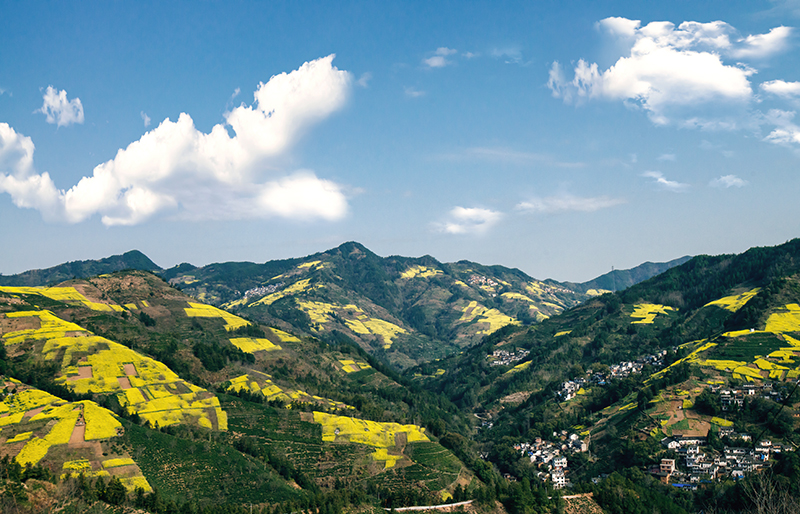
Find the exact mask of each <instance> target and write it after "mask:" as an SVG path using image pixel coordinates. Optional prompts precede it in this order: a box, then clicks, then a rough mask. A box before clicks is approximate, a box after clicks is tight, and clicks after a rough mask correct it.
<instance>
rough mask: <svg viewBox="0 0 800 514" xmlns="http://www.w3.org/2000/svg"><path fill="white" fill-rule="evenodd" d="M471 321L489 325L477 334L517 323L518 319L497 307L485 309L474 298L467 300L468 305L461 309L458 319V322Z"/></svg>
mask: <svg viewBox="0 0 800 514" xmlns="http://www.w3.org/2000/svg"><path fill="white" fill-rule="evenodd" d="M472 321H474V322H477V323H486V324H488V325H489V327H488V328H487V329H485V330H479V331H478V332H476V333H478V334H491V333H492V332H494V331H495V330H498V329H500V328H502V327H504V326H506V325H519V321H517V320H516V319H515V318H512V317H511V316H506V315H505V314H503V313H502V312H500V311H498V310H497V309H487V308H486V307H484V306H483V305H478V302H477V301H475V300H473V301H471V302H469V305H467V306H466V307H464V309H462V314H461V318H459V320H458V322H459V323H469V322H472Z"/></svg>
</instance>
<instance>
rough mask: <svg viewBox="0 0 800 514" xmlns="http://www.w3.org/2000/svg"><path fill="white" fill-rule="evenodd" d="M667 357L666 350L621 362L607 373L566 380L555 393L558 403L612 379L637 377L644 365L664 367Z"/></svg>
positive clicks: (609, 368) (589, 373)
mask: <svg viewBox="0 0 800 514" xmlns="http://www.w3.org/2000/svg"><path fill="white" fill-rule="evenodd" d="M666 355H667V350H663V351H661V352H659V353H656V354H654V355H646V356H644V357H639V358H638V359H636V360H635V361H622V362H619V363H617V364H613V365H611V366H609V367H608V372H607V373H601V372H594V373H592V372H587V375H588V378H587V377H580V378H576V379H573V380H567V381H566V382H564V383H563V384H561V389H560V390H559V391H558V392H557V393H556V394H557V395H558V398H559V400H560V401H563V402H566V401H569V400H571V399H573V398H575V396H577V395H578V394H582V393H581V390H582V389H583V388H584V387H585V386H589V385H599V386H604V385H606V382H608V381H609V380H611V379H612V378H625V377H628V376H630V375H638V374H639V373H641V372H642V370H643V369H644V367H645V366H646V365H649V366H653V367H654V368H656V369H658V368H662V367H664V358H665V357H666Z"/></svg>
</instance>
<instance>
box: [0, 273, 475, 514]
mask: <svg viewBox="0 0 800 514" xmlns="http://www.w3.org/2000/svg"><path fill="white" fill-rule="evenodd" d="M0 313H2V314H1V315H0V337H2V342H3V343H4V344H3V346H2V349H3V350H4V354H3V355H2V361H1V362H2V364H3V366H2V369H0V373H2V374H3V376H4V377H5V388H4V398H5V400H4V401H3V402H2V403H0V420H1V421H0V425H2V430H0V438H1V439H2V441H0V452H1V453H2V455H4V456H7V457H9V458H11V459H12V461H11V462H12V463H15V464H19V465H22V466H25V465H29V466H35V467H36V469H38V470H41V471H38V472H37V473H39V474H40V475H41V476H42V477H45V478H48V477H53V479H61V480H69V479H70V476H74V477H75V479H76V480H77V479H78V477H80V476H81V475H82V476H83V478H82V479H81V480H91V481H97V480H99V479H100V478H102V479H104V480H106V481H108V480H112V481H113V483H114V484H115V487H117V486H116V484H117V483H118V482H119V484H121V489H120V490H121V491H123V493H122V495H123V497H124V493H125V491H127V493H128V494H129V495H131V497H133V496H135V495H136V494H139V495H140V498H142V499H141V501H140V503H142V502H144V503H142V505H145V504H146V503H147V502H151V503H152V502H156V501H160V502H165V504H169V503H170V502H174V504H175V505H183V504H186V505H190V506H191V505H193V506H195V507H202V508H207V509H210V508H212V506H214V505H220V504H231V505H243V504H245V503H246V504H253V505H259V506H262V507H267V506H271V505H283V504H285V505H290V504H294V505H310V504H312V503H313V502H317V503H318V504H320V505H321V504H326V505H327V504H328V503H331V502H333V503H336V504H337V505H339V507H338V508H341V507H342V505H345V504H349V503H353V502H354V504H356V505H360V504H365V505H371V504H373V503H374V504H377V505H380V504H381V502H387V501H391V502H403V501H410V500H412V499H413V500H414V501H422V502H437V501H442V499H443V498H447V497H450V496H452V494H453V492H455V490H456V488H459V490H460V488H463V487H466V486H469V485H470V484H471V483H472V482H473V480H475V479H474V478H473V477H474V475H473V473H472V472H471V471H470V470H469V469H468V468H466V467H465V466H464V465H463V464H462V463H461V462H460V461H459V460H458V458H456V457H455V456H454V455H453V454H452V453H451V452H450V451H449V450H447V449H445V448H443V447H442V446H441V445H440V444H439V443H438V442H437V435H439V436H440V435H442V434H444V433H445V432H446V430H447V429H448V428H449V429H451V430H454V431H460V432H466V430H467V428H466V426H465V425H464V424H463V422H462V421H461V420H459V419H458V417H457V416H456V415H455V414H456V410H455V409H454V408H453V407H452V406H450V405H449V404H448V403H447V402H446V401H445V402H442V401H437V400H433V401H426V398H427V397H428V395H427V393H424V392H421V391H411V390H409V389H408V388H406V387H405V386H403V385H402V384H401V383H398V382H397V381H396V380H395V379H393V378H391V376H395V377H396V378H399V377H397V375H395V374H394V373H393V372H392V371H390V370H389V369H388V368H385V367H384V366H383V365H382V364H381V363H379V362H377V361H374V360H372V357H370V356H369V355H367V354H365V353H364V352H363V351H362V350H360V349H359V348H358V347H356V346H352V345H348V344H346V343H345V344H337V345H334V346H331V345H329V344H327V343H325V342H322V341H319V340H316V339H309V338H299V337H296V336H294V335H291V334H289V333H288V332H285V331H283V330H280V329H278V328H274V327H268V326H260V325H258V324H256V323H254V322H251V321H248V320H245V319H243V318H240V317H238V316H235V315H232V314H229V313H228V312H226V311H223V310H220V309H217V308H215V307H212V306H210V305H206V304H201V303H198V302H197V301H196V300H194V299H193V298H191V297H188V296H186V295H185V294H183V293H182V292H180V291H178V290H177V289H175V288H173V287H171V286H169V285H168V284H167V283H165V282H164V281H163V280H162V279H161V278H159V277H156V276H154V275H152V274H150V273H147V272H138V271H125V272H118V273H114V274H107V275H101V276H98V277H94V278H91V279H89V280H88V281H84V280H76V281H70V282H66V283H63V284H60V285H59V286H57V287H49V288H46V287H42V288H34V287H24V286H23V287H13V286H6V287H0ZM381 370H384V371H386V372H387V373H388V374H389V375H388V376H387V375H386V374H384V373H383V372H381ZM45 391H47V392H45ZM433 420H437V421H438V423H433ZM420 422H424V423H425V424H428V425H431V426H433V425H435V426H436V427H437V429H438V431H436V432H435V433H434V432H433V431H428V430H426V428H424V427H423V426H420ZM348 427H356V428H355V429H356V430H362V431H363V430H369V431H370V434H371V437H369V438H366V439H365V438H364V437H363V436H360V435H358V434H357V433H353V434H352V435H347V434H348V432H347V430H348ZM359 427H360V428H359ZM328 430H330V431H331V433H333V431H335V432H336V435H334V436H331V437H329V436H327V435H326V434H327V433H328V432H327V431H328ZM425 445H428V446H425ZM422 448H428V450H426V451H423V450H422ZM432 455H435V457H432ZM426 477H427V478H426ZM477 483H478V482H476V484H477ZM342 484H348V485H349V486H352V488H353V491H352V493H353V495H354V496H352V497H351V495H350V493H345V492H343V491H341V486H342ZM473 486H474V484H473ZM137 488H141V492H137ZM359 491H361V492H360V493H359ZM73 496H79V498H77V499H75V498H73V500H74V501H75V502H78V503H76V505H78V504H81V502H86V501H89V500H90V499H91V498H94V497H92V496H91V495H89V496H81V495H73ZM95 496H96V495H95ZM95 499H96V498H95ZM343 502H344V503H343ZM111 503H113V502H111ZM148 505H149V504H148ZM156 510H157V509H156Z"/></svg>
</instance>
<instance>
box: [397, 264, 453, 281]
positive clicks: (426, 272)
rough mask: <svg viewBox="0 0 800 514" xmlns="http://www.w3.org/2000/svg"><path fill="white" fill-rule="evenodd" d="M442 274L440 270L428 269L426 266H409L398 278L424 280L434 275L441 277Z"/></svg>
mask: <svg viewBox="0 0 800 514" xmlns="http://www.w3.org/2000/svg"><path fill="white" fill-rule="evenodd" d="M443 273H444V272H443V271H442V270H440V269H436V268H430V267H428V266H411V267H410V268H408V269H407V270H405V271H404V272H403V273H401V274H400V278H414V277H420V278H426V277H434V276H436V275H442V274H443Z"/></svg>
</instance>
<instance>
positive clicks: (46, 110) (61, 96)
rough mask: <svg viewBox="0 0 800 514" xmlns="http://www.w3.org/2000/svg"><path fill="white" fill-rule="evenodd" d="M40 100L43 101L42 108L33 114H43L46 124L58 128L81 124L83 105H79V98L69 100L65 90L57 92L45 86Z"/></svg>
mask: <svg viewBox="0 0 800 514" xmlns="http://www.w3.org/2000/svg"><path fill="white" fill-rule="evenodd" d="M42 98H43V99H44V103H43V104H42V107H41V108H40V109H37V110H36V111H34V112H41V113H42V114H44V115H45V117H46V119H47V123H51V124H54V125H56V126H58V127H67V126H69V125H72V124H74V123H83V104H81V99H80V98H73V99H72V100H69V99H67V91H66V90H64V89H62V90H61V91H58V90H57V89H55V88H54V87H53V86H47V89H46V90H45V93H44V96H43V97H42Z"/></svg>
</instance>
